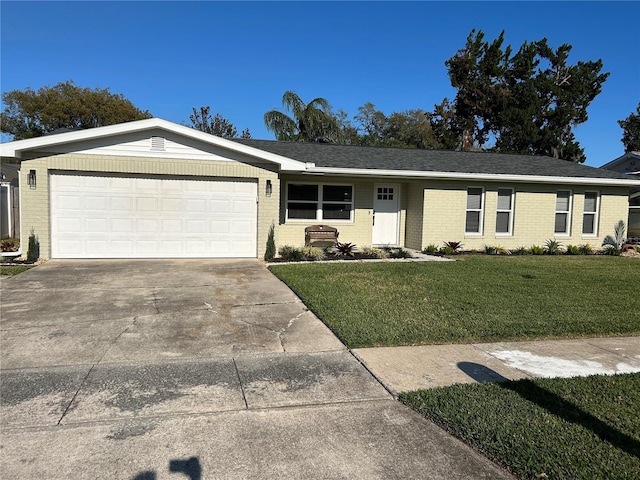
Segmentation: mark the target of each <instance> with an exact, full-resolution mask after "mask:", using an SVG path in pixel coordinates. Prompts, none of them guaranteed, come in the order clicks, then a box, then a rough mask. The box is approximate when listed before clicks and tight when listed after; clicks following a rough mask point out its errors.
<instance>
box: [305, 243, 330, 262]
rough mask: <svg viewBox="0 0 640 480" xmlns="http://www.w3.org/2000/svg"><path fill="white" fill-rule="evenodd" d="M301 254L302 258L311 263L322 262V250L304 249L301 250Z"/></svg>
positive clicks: (323, 256)
mask: <svg viewBox="0 0 640 480" xmlns="http://www.w3.org/2000/svg"><path fill="white" fill-rule="evenodd" d="M302 254H303V255H304V258H306V259H307V260H310V261H312V262H317V261H318V260H324V258H325V251H324V249H323V248H319V247H305V248H303V249H302Z"/></svg>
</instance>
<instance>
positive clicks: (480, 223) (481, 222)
mask: <svg viewBox="0 0 640 480" xmlns="http://www.w3.org/2000/svg"><path fill="white" fill-rule="evenodd" d="M471 189H473V190H480V191H481V193H480V208H471V209H470V208H468V205H469V190H471ZM468 212H480V218H479V220H478V231H477V232H469V231H467V213H468ZM483 232H484V187H467V195H466V197H465V210H464V234H465V235H470V236H476V237H481V236H482V235H483V234H484V233H483Z"/></svg>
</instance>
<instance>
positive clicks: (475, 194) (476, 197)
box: [467, 188, 482, 210]
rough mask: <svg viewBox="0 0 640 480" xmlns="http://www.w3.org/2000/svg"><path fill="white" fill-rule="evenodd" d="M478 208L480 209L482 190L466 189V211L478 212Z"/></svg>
mask: <svg viewBox="0 0 640 480" xmlns="http://www.w3.org/2000/svg"><path fill="white" fill-rule="evenodd" d="M480 208H482V189H481V188H469V189H467V209H468V210H472V209H476V210H479V209H480Z"/></svg>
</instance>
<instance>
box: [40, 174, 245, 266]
mask: <svg viewBox="0 0 640 480" xmlns="http://www.w3.org/2000/svg"><path fill="white" fill-rule="evenodd" d="M256 197H257V185H256V183H255V182H251V181H228V180H224V181H222V180H215V179H207V180H193V179H184V178H171V179H168V178H151V177H149V178H142V177H133V176H132V177H116V176H109V175H102V176H100V175H98V176H94V175H62V174H54V175H52V176H51V215H52V220H51V230H52V231H51V239H52V256H53V257H54V258H55V257H58V258H136V257H137V258H162V257H164V258H172V257H174V258H178V257H184V258H187V257H193V258H197V257H255V256H256V253H257V252H256V234H257V205H256Z"/></svg>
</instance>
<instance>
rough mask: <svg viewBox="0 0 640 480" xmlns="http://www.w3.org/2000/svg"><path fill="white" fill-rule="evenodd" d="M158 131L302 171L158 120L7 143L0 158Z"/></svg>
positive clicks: (283, 159)
mask: <svg viewBox="0 0 640 480" xmlns="http://www.w3.org/2000/svg"><path fill="white" fill-rule="evenodd" d="M153 129H160V130H166V131H169V132H172V133H175V134H177V135H182V136H184V137H188V138H192V139H195V140H199V141H201V142H204V143H208V144H211V145H215V146H218V147H222V148H226V149H229V150H233V151H235V152H238V153H243V154H245V155H249V156H251V157H255V158H257V159H260V160H266V161H268V162H272V163H276V164H279V165H280V168H281V169H287V170H291V171H302V170H304V169H305V164H304V162H299V161H297V160H293V159H291V158H287V157H282V156H280V155H276V154H274V153H269V152H265V151H264V150H260V149H258V148H253V147H249V146H247V145H243V144H241V143H238V142H234V141H233V140H228V139H226V138H220V137H216V136H215V135H210V134H208V133H205V132H201V131H200V130H196V129H194V128H191V127H187V126H184V125H178V124H177V123H173V122H169V121H167V120H163V119H161V118H148V119H145V120H137V121H134V122H126V123H119V124H117V125H108V126H106V127H97V128H89V129H86V130H78V131H73V132H67V133H59V134H56V135H47V136H43V137H37V138H28V139H26V140H16V141H15V142H7V143H2V144H0V156H1V157H7V158H21V156H22V152H24V151H28V150H35V149H41V148H43V147H55V146H56V145H62V144H68V143H73V142H79V141H83V140H93V139H98V138H106V137H113V136H116V135H120V134H124V133H135V132H141V131H145V130H153Z"/></svg>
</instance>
